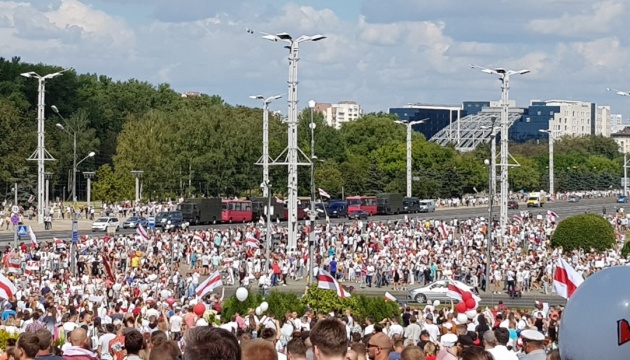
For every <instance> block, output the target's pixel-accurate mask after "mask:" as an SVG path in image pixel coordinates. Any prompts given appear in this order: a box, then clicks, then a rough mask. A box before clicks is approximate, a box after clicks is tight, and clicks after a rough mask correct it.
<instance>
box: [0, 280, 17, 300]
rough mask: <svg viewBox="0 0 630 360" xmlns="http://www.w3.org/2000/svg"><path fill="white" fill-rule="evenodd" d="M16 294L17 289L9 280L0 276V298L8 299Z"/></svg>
mask: <svg viewBox="0 0 630 360" xmlns="http://www.w3.org/2000/svg"><path fill="white" fill-rule="evenodd" d="M16 292H17V288H16V287H15V285H13V283H12V282H11V280H9V279H7V278H6V277H5V276H4V275H2V274H0V298H2V299H6V300H8V299H10V298H11V297H12V296H13V295H14V294H15V293H16Z"/></svg>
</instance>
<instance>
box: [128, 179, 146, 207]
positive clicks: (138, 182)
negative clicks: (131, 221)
mask: <svg viewBox="0 0 630 360" xmlns="http://www.w3.org/2000/svg"><path fill="white" fill-rule="evenodd" d="M131 175H132V176H133V177H134V178H136V203H135V204H134V205H136V206H137V205H138V203H139V202H140V178H141V177H142V176H143V175H144V171H142V170H131Z"/></svg>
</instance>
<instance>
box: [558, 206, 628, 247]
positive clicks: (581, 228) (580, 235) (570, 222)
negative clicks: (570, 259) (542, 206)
mask: <svg viewBox="0 0 630 360" xmlns="http://www.w3.org/2000/svg"><path fill="white" fill-rule="evenodd" d="M615 241H616V237H615V230H614V229H613V227H612V225H611V224H610V223H609V222H608V220H606V219H604V218H603V217H601V216H599V215H595V214H581V215H575V216H571V217H568V218H566V219H564V220H562V221H560V223H559V224H558V227H557V228H556V231H555V232H554V233H553V235H552V237H551V246H553V247H554V248H556V247H562V248H563V249H564V251H566V252H569V251H571V250H577V249H584V251H586V252H588V251H591V250H595V251H604V250H607V249H610V248H612V246H613V245H614V244H615Z"/></svg>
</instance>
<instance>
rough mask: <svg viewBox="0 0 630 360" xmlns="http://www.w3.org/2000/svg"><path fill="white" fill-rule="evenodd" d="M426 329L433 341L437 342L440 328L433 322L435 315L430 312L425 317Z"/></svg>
mask: <svg viewBox="0 0 630 360" xmlns="http://www.w3.org/2000/svg"><path fill="white" fill-rule="evenodd" d="M424 330H426V331H427V332H428V333H429V337H430V338H431V342H437V341H438V336H439V335H440V328H438V326H437V325H435V324H434V323H433V315H431V314H428V315H427V316H426V318H425V323H424Z"/></svg>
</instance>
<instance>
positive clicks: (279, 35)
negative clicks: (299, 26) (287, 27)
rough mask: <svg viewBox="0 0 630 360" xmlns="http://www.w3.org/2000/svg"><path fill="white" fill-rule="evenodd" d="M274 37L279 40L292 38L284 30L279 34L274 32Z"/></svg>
mask: <svg viewBox="0 0 630 360" xmlns="http://www.w3.org/2000/svg"><path fill="white" fill-rule="evenodd" d="M276 37H277V38H278V39H280V40H289V41H291V40H293V38H292V37H291V35H289V34H287V33H285V32H281V33H279V34H276Z"/></svg>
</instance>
